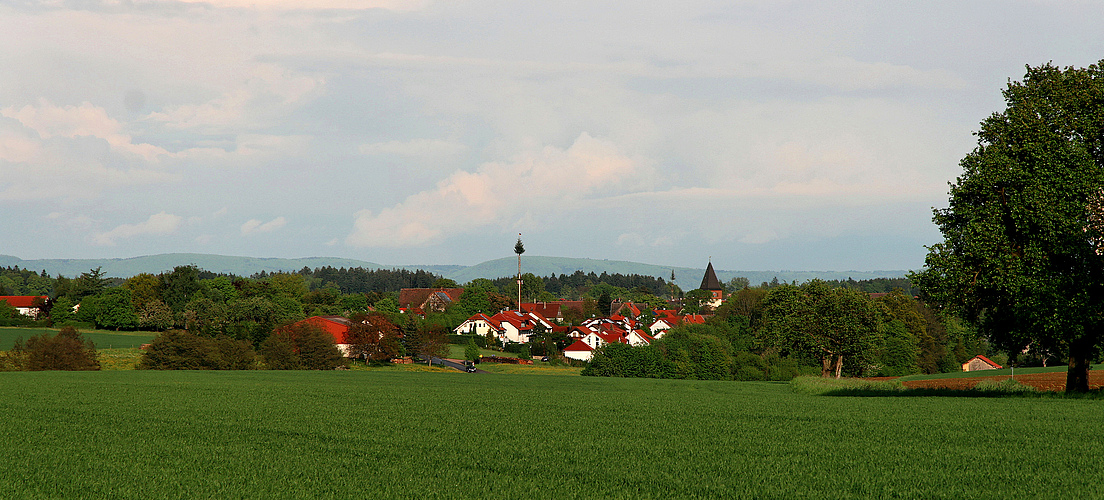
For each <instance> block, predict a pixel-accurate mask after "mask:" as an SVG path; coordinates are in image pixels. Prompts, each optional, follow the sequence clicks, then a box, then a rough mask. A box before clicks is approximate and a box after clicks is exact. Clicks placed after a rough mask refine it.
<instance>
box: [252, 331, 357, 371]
mask: <svg viewBox="0 0 1104 500" xmlns="http://www.w3.org/2000/svg"><path fill="white" fill-rule="evenodd" d="M261 356H262V357H263V358H264V364H265V366H266V367H268V368H269V369H272V370H332V369H334V368H337V367H339V366H344V365H345V363H346V361H345V357H344V356H342V355H341V350H340V349H338V348H337V346H336V345H334V339H333V337H331V336H330V334H328V333H326V332H325V331H323V330H322V329H321V328H319V327H318V326H316V325H312V324H310V323H295V324H291V325H288V326H284V327H282V328H278V329H276V331H274V332H273V333H272V335H270V336H269V337H268V340H265V341H264V343H262V344H261Z"/></svg>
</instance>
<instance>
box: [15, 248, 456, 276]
mask: <svg viewBox="0 0 1104 500" xmlns="http://www.w3.org/2000/svg"><path fill="white" fill-rule="evenodd" d="M189 264H195V265H196V266H198V267H199V268H200V269H204V270H207V271H211V272H215V273H229V274H236V275H239V276H250V275H252V274H254V273H259V272H261V271H265V272H270V273H271V272H278V271H298V270H300V269H302V268H303V266H306V267H309V268H311V269H314V268H316V267H325V266H333V267H365V268H370V269H378V268H382V267H387V266H383V265H380V264H375V263H372V262H365V261H362V260H355V259H341V258H336V257H307V258H301V259H277V258H271V259H265V258H256V257H235V256H229V255H210V254H200V253H166V254H160V255H145V256H142V257H131V258H127V259H37V260H23V259H20V258H18V257H12V256H9V255H0V266H4V267H10V266H19V267H22V268H24V269H30V270H32V271H41V270H43V269H45V270H46V272H47V273H49V274H50V275H52V276H56V275H58V274H60V275H62V276H68V277H74V276H78V275H80V273H83V272H85V271H88V270H89V269H95V268H97V267H101V268H103V272H104V274H105V275H107V276H111V277H117V278H129V277H131V276H134V275H136V274H141V273H152V274H158V273H161V272H163V271H172V269H173V268H174V267H176V266H186V265H189ZM450 267H457V266H450Z"/></svg>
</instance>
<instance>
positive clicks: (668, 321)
mask: <svg viewBox="0 0 1104 500" xmlns="http://www.w3.org/2000/svg"><path fill="white" fill-rule="evenodd" d="M703 323H705V316H702V315H701V314H686V315H683V316H674V317H670V316H664V317H663V318H660V319H657V320H655V322H653V323H652V324H651V325H650V326H649V327H648V330H650V331H651V332H652V336H654V337H655V338H657V339H658V338H660V337H662V336H663V334H664V333H667V330H670V329H671V328H674V327H676V326H679V325H700V324H703Z"/></svg>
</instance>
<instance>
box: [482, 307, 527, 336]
mask: <svg viewBox="0 0 1104 500" xmlns="http://www.w3.org/2000/svg"><path fill="white" fill-rule="evenodd" d="M491 319H493V320H494V321H496V322H498V323H500V324H501V323H502V322H503V321H505V322H507V323H510V324H511V325H513V327H514V328H516V329H517V330H518V331H522V330H532V329H533V325H532V321H533V318H530V317H529V315H528V314H521V313H519V312H517V311H502V312H500V313H498V314H496V315H494V316H491ZM526 323H529V324H526Z"/></svg>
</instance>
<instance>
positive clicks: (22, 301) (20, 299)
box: [0, 295, 47, 307]
mask: <svg viewBox="0 0 1104 500" xmlns="http://www.w3.org/2000/svg"><path fill="white" fill-rule="evenodd" d="M34 299H42V300H46V299H47V297H46V296H45V295H0V300H2V301H4V302H7V303H8V305H9V306H12V307H35V306H34V305H32V304H33V303H34Z"/></svg>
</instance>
